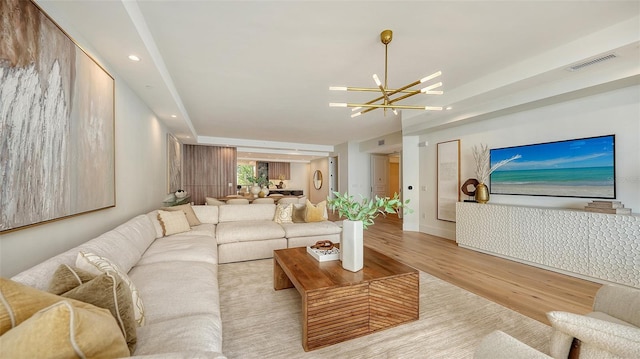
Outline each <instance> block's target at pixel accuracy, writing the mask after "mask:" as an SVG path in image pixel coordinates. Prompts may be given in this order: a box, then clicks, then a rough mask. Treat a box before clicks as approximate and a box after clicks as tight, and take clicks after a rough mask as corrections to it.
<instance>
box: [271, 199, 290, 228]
mask: <svg viewBox="0 0 640 359" xmlns="http://www.w3.org/2000/svg"><path fill="white" fill-rule="evenodd" d="M292 215H293V203H289V204H279V205H277V206H276V215H275V216H274V218H273V221H274V222H276V223H293V220H292V219H291V216H292Z"/></svg>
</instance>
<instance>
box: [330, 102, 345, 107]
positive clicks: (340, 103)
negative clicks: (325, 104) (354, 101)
mask: <svg viewBox="0 0 640 359" xmlns="http://www.w3.org/2000/svg"><path fill="white" fill-rule="evenodd" d="M329 107H347V104H346V103H344V102H331V103H329Z"/></svg>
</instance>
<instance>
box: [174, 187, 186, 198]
mask: <svg viewBox="0 0 640 359" xmlns="http://www.w3.org/2000/svg"><path fill="white" fill-rule="evenodd" d="M186 196H187V192H186V191H184V190H181V189H179V190H177V191H176V198H179V199H180V198H185V197H186Z"/></svg>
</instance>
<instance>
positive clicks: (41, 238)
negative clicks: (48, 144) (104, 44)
mask: <svg viewBox="0 0 640 359" xmlns="http://www.w3.org/2000/svg"><path fill="white" fill-rule="evenodd" d="M65 30H66V31H67V32H69V34H70V35H71V36H72V37H74V38H75V39H76V41H78V42H79V43H80V44H81V45H82V46H83V47H84V48H85V49H87V51H88V52H89V53H90V54H92V55H93V56H94V57H96V59H97V60H98V62H101V61H100V58H99V56H98V55H97V54H96V53H95V52H92V51H91V50H92V49H91V48H90V46H87V45H86V44H84V43H83V42H82V38H81V36H79V34H74V32H73V31H72V29H68V28H65ZM101 64H102V65H103V66H104V67H105V68H106V69H107V71H109V72H110V73H111V75H112V76H113V77H114V78H115V79H116V81H115V84H116V88H115V146H116V149H115V152H116V156H115V161H116V167H115V169H116V207H114V208H109V209H105V210H101V211H97V212H93V213H88V214H82V215H78V216H75V217H72V218H69V219H64V220H60V221H56V222H52V223H48V224H42V225H38V226H34V227H31V228H26V229H22V230H18V231H15V232H10V233H6V234H3V235H0V275H1V276H3V277H11V276H13V275H15V274H17V273H18V272H20V271H22V270H24V269H27V268H29V267H31V266H33V265H35V264H37V263H39V262H41V261H43V260H44V259H47V258H49V257H51V256H53V255H56V254H58V253H62V252H64V251H65V250H67V249H69V248H72V247H74V246H76V245H78V244H80V243H82V242H85V241H87V240H89V239H91V238H94V237H96V236H98V235H100V234H101V233H104V232H106V231H108V230H110V229H112V228H114V227H115V226H117V225H119V224H121V223H123V222H125V221H127V220H128V219H130V218H132V217H133V216H135V215H137V214H141V213H145V212H148V211H150V210H152V209H154V208H157V207H159V206H160V205H161V204H162V199H163V198H164V197H165V195H166V193H167V188H166V186H167V184H166V178H167V173H166V156H167V155H166V135H167V133H166V130H165V127H164V125H162V124H161V123H160V122H159V120H158V119H157V118H156V116H155V115H154V114H153V113H152V112H151V110H150V109H149V108H148V107H147V106H146V105H144V104H143V102H142V101H141V100H140V99H139V98H138V97H137V96H136V95H135V94H134V93H133V92H132V91H131V89H130V88H129V87H128V86H127V85H126V83H125V82H124V81H122V80H121V79H120V78H119V77H118V74H116V73H114V72H113V71H110V70H109V66H108V64H106V63H104V62H101ZM99 190H100V188H96V191H99Z"/></svg>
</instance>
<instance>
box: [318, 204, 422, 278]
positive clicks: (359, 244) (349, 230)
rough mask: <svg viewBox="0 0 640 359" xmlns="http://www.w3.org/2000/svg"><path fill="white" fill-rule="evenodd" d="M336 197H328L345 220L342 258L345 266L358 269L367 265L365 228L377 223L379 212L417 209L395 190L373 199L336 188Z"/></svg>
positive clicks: (332, 208) (407, 211)
mask: <svg viewBox="0 0 640 359" xmlns="http://www.w3.org/2000/svg"><path fill="white" fill-rule="evenodd" d="M334 195H335V198H332V199H327V206H328V207H329V209H331V210H333V211H334V212H335V211H338V214H339V215H340V217H343V218H346V219H345V220H344V221H342V238H341V241H340V259H341V260H342V267H343V268H344V269H346V270H349V271H352V272H357V271H359V270H361V269H362V267H363V245H364V243H363V230H364V229H365V228H367V227H369V226H371V225H373V224H374V220H375V219H376V218H377V217H378V216H379V215H383V216H384V215H386V214H387V213H398V211H400V209H404V211H405V213H411V212H413V211H412V210H411V209H410V208H408V207H407V204H409V200H406V201H405V202H402V200H401V199H400V198H399V197H398V194H397V193H395V194H394V195H393V197H391V198H389V197H383V198H380V197H378V196H375V197H374V198H373V199H370V198H364V197H363V198H362V199H361V200H359V201H358V200H356V199H354V197H353V196H350V195H349V194H348V193H345V194H340V193H339V192H334Z"/></svg>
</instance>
